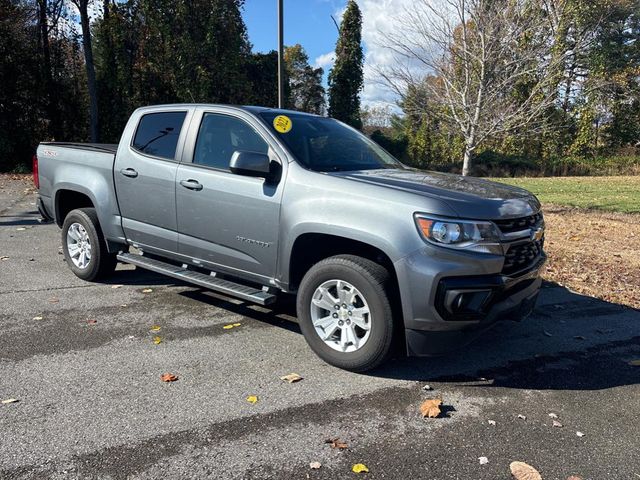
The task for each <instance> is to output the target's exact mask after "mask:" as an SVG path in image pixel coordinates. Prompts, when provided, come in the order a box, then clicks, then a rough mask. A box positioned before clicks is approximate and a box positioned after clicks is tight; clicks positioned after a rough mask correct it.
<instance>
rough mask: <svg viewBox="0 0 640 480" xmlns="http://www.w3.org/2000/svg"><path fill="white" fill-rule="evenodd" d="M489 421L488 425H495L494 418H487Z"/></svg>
mask: <svg viewBox="0 0 640 480" xmlns="http://www.w3.org/2000/svg"><path fill="white" fill-rule="evenodd" d="M487 421H488V422H489V425H495V424H496V421H495V420H487Z"/></svg>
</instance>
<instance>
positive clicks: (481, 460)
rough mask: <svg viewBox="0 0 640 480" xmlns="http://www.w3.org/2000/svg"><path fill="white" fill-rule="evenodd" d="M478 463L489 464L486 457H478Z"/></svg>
mask: <svg viewBox="0 0 640 480" xmlns="http://www.w3.org/2000/svg"><path fill="white" fill-rule="evenodd" d="M478 461H479V462H480V465H486V464H487V463H489V459H488V458H487V457H478Z"/></svg>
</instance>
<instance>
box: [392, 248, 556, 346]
mask: <svg viewBox="0 0 640 480" xmlns="http://www.w3.org/2000/svg"><path fill="white" fill-rule="evenodd" d="M441 250H442V249H432V248H428V249H426V250H424V251H420V252H416V253H415V254H414V255H411V256H409V257H406V258H404V259H402V260H400V261H399V262H397V263H396V265H395V266H396V273H397V276H398V283H399V286H400V292H401V300H402V307H403V314H404V323H405V338H406V343H407V353H408V354H409V355H412V356H417V355H438V354H443V353H446V352H448V351H451V350H454V349H456V348H460V347H462V346H464V345H465V344H467V343H469V342H470V341H472V340H473V339H474V338H475V337H477V336H478V335H479V334H480V333H482V332H483V331H484V330H486V329H487V328H489V327H490V326H491V325H493V324H495V323H496V322H497V321H499V320H502V319H510V320H521V319H523V318H525V317H526V316H527V315H529V314H530V313H531V312H532V311H533V308H534V307H535V303H536V300H537V297H538V292H539V290H540V286H541V284H542V279H541V278H540V273H541V270H542V268H543V266H544V263H545V261H546V256H545V254H544V253H541V254H540V256H539V257H538V258H537V259H536V260H535V261H534V262H533V264H532V265H531V266H530V267H529V268H527V269H526V270H525V271H521V272H518V273H517V274H514V275H504V274H501V273H499V272H500V271H501V269H502V265H503V263H504V259H503V257H500V256H492V255H478V254H470V253H467V254H465V253H458V252H448V251H441Z"/></svg>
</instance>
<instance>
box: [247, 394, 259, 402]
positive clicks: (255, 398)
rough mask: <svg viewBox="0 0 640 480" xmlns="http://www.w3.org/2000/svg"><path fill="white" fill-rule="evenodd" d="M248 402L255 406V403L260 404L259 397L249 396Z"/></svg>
mask: <svg viewBox="0 0 640 480" xmlns="http://www.w3.org/2000/svg"><path fill="white" fill-rule="evenodd" d="M247 402H249V403H251V404H254V403H258V396H257V395H249V396H248V397H247Z"/></svg>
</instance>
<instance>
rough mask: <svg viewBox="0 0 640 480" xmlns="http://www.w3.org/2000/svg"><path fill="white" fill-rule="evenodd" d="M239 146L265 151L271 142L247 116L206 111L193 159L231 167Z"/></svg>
mask: <svg viewBox="0 0 640 480" xmlns="http://www.w3.org/2000/svg"><path fill="white" fill-rule="evenodd" d="M236 150H240V151H247V152H259V153H264V154H266V153H267V151H268V150H269V145H268V144H267V142H265V141H264V140H263V139H262V137H261V136H260V135H258V133H257V132H256V131H255V130H254V129H253V127H251V126H250V125H249V124H248V123H246V122H245V121H244V120H240V119H239V118H235V117H230V116H229V115H220V114H216V113H205V114H204V117H202V123H201V124H200V131H199V132H198V139H197V140H196V148H195V152H194V154H193V163H194V164H197V165H206V166H208V167H213V168H219V169H221V170H228V169H229V161H230V160H231V156H232V155H233V152H235V151H236Z"/></svg>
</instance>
